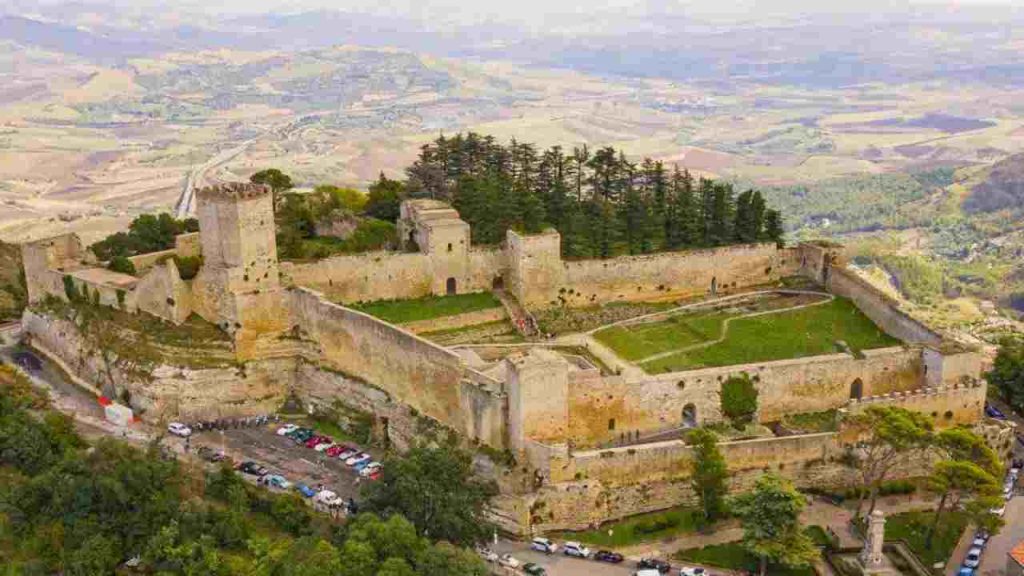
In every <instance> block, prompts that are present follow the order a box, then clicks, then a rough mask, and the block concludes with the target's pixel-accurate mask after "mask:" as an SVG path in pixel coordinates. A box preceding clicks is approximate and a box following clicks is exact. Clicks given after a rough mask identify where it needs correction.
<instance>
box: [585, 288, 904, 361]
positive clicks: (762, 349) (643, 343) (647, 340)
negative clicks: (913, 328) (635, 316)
mask: <svg viewBox="0 0 1024 576" xmlns="http://www.w3.org/2000/svg"><path fill="white" fill-rule="evenodd" d="M727 317H728V316H727V315H725V314H723V313H720V312H718V313H704V314H690V315H686V314H682V315H680V316H676V317H673V318H670V319H667V320H663V321H659V322H652V323H650V324H647V325H641V326H623V327H615V328H610V329H608V330H602V331H601V332H598V333H597V334H595V337H596V338H597V339H598V340H599V341H601V342H602V343H604V344H606V345H607V346H609V347H610V348H612V349H613V350H614V351H615V352H616V354H619V355H620V356H621V357H622V358H624V359H626V360H630V361H634V362H638V363H639V364H640V366H641V367H643V368H644V369H645V370H646V371H647V372H649V373H652V374H654V373H662V372H674V371H678V370H689V369H695V368H704V367H712V366H728V365H732V364H746V363H752V362H764V361H769V360H781V359H786V358H801V357H805V356H816V355H820V354H829V353H832V352H836V351H837V348H836V342H837V341H840V340H841V341H844V342H846V344H847V345H848V346H849V347H850V349H851V350H854V351H860V350H869V349H872V348H883V347H886V346H894V345H897V344H899V340H897V339H896V338H893V337H891V336H889V335H888V334H886V333H885V332H882V330H881V329H880V328H878V327H877V326H876V325H875V324H874V323H873V322H872V321H871V320H870V319H869V318H868V317H867V316H865V315H864V314H863V313H861V311H860V310H858V309H857V307H856V306H854V305H853V303H852V302H851V301H850V300H847V299H844V298H836V299H834V300H832V301H831V302H827V303H824V304H819V305H815V306H809V307H807V308H801V309H799V310H792V311H788V312H779V313H777V314H767V315H763V316H753V317H747V318H742V317H735V318H734V319H733V320H732V321H731V322H730V323H729V327H728V330H727V332H726V335H725V339H724V340H723V341H721V342H716V343H713V344H710V345H708V346H705V347H696V348H692V349H690V350H686V351H680V352H678V353H675V354H667V355H663V356H660V357H657V358H650V357H651V356H653V355H655V354H664V353H666V352H671V351H672V350H676V349H679V348H683V347H686V346H693V345H696V344H700V343H701V342H708V341H713V340H715V339H717V338H719V337H720V336H721V333H722V326H723V322H724V320H725V319H726V318H727ZM645 358H648V359H649V360H647V361H644V360H643V359H645Z"/></svg>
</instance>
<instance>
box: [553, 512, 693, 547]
mask: <svg viewBox="0 0 1024 576" xmlns="http://www.w3.org/2000/svg"><path fill="white" fill-rule="evenodd" d="M698 514H699V512H698V511H697V510H694V509H692V508H672V509H669V510H663V511H660V512H651V513H649V514H639V515H637V516H632V517H629V518H626V519H625V520H620V521H618V522H609V523H607V524H605V525H603V526H601V527H600V528H598V529H597V530H587V531H584V532H562V533H560V534H556V537H557V538H559V539H567V540H577V541H579V542H583V543H585V544H590V545H591V546H600V547H602V548H616V547H621V546H632V545H633V544H640V543H642V542H650V541H653V540H660V539H662V538H668V537H671V536H677V535H679V534H686V533H689V532H695V531H696V530H697V520H698ZM609 530H610V531H611V534H610V535H609V534H608V531H609Z"/></svg>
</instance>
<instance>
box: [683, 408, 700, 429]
mask: <svg viewBox="0 0 1024 576" xmlns="http://www.w3.org/2000/svg"><path fill="white" fill-rule="evenodd" d="M696 427H697V406H696V405H694V404H693V403H692V402H691V403H689V404H687V405H686V406H683V428H696Z"/></svg>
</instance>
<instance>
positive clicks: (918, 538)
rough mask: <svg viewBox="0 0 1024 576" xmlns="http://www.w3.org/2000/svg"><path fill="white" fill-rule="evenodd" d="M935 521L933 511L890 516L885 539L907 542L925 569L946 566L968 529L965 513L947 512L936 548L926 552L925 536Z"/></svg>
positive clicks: (936, 532)
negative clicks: (940, 564)
mask: <svg viewBox="0 0 1024 576" xmlns="http://www.w3.org/2000/svg"><path fill="white" fill-rule="evenodd" d="M934 518H935V512H934V511H931V510H919V511H915V512H903V513H901V514H893V515H892V516H886V518H885V539H886V540H904V541H906V543H907V544H908V545H909V546H910V549H911V550H913V551H914V554H917V557H918V558H919V559H920V560H921V562H922V563H923V564H924V565H925V566H931V565H932V564H935V563H937V562H945V561H947V560H949V557H950V556H951V555H952V554H953V549H954V548H956V545H957V542H959V540H960V535H961V534H962V533H963V531H964V528H966V527H967V518H966V517H965V516H964V514H963V513H962V512H958V511H956V510H953V511H949V512H944V513H943V514H942V519H941V520H939V526H938V528H936V530H935V537H934V538H933V539H932V546H931V548H926V547H925V536H927V534H928V528H929V527H930V526H931V523H932V520H933V519H934Z"/></svg>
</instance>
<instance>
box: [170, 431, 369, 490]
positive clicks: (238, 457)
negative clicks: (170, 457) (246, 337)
mask: <svg viewBox="0 0 1024 576" xmlns="http://www.w3.org/2000/svg"><path fill="white" fill-rule="evenodd" d="M283 424H284V422H280V423H270V424H266V425H264V426H257V427H254V428H237V429H231V430H223V431H218V430H213V431H203V432H197V433H194V434H193V435H192V437H191V439H190V441H189V445H190V448H191V450H192V451H193V452H194V451H195V450H197V449H198V448H199V446H209V447H210V448H212V449H214V450H223V451H224V453H225V454H227V455H228V456H229V457H230V458H231V459H232V460H234V461H235V463H236V464H238V463H241V462H245V461H247V460H252V461H253V462H256V463H258V464H262V465H263V466H265V467H267V468H268V469H269V470H270V472H271V473H272V474H280V475H282V476H284V477H285V478H287V479H288V480H289V481H291V482H292V483H296V482H302V483H305V484H306V485H308V486H310V487H311V488H314V489H315V488H316V487H317V485H320V484H322V485H323V486H324V487H325V488H326V489H328V490H332V491H334V492H335V493H337V494H338V496H340V497H341V498H344V499H346V500H347V499H348V498H354V499H356V500H357V501H358V496H359V488H360V485H361V484H362V483H363V482H370V480H366V479H364V478H360V477H359V474H358V473H356V472H355V471H354V470H353V469H352V468H349V467H348V466H346V465H345V463H344V462H342V461H341V460H338V459H337V458H330V457H328V456H327V455H326V454H324V453H323V452H317V451H316V450H314V449H312V448H306V446H305V445H303V444H296V443H295V442H293V441H292V439H291V438H287V437H285V436H278V435H277V434H276V433H275V431H276V430H277V428H279V427H280V426H282V425H283ZM173 442H175V443H178V444H184V442H185V441H184V440H182V439H179V438H175V439H174V440H173ZM359 448H363V447H362V446H359ZM367 452H368V453H369V454H372V455H373V456H374V457H377V456H379V455H380V454H379V453H375V451H374V450H373V449H369V450H367Z"/></svg>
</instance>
